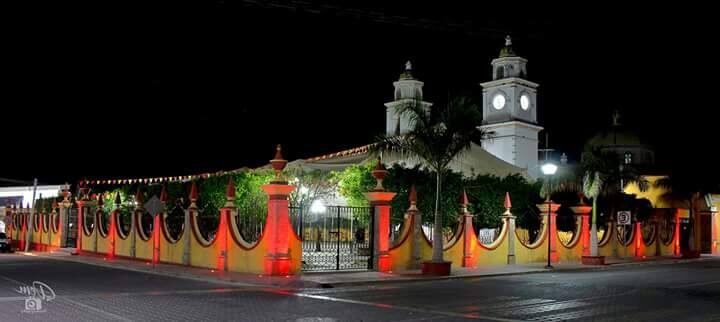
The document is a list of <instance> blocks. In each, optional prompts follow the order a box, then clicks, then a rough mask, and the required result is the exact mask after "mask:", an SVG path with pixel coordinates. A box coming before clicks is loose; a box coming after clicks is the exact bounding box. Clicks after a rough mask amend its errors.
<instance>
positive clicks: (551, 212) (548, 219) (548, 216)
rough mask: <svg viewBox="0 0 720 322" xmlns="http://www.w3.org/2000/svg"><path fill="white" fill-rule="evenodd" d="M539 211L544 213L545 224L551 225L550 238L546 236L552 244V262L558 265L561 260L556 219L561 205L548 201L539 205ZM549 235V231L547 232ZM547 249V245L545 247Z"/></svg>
mask: <svg viewBox="0 0 720 322" xmlns="http://www.w3.org/2000/svg"><path fill="white" fill-rule="evenodd" d="M537 207H538V209H540V212H541V213H542V216H544V217H545V224H546V225H549V226H550V227H549V228H550V229H548V231H549V233H550V236H545V237H546V238H548V237H549V238H548V242H549V243H550V262H551V263H557V262H558V260H559V257H558V253H557V241H558V235H557V223H556V219H557V218H556V217H557V210H558V209H560V204H557V203H554V202H553V201H552V200H551V201H548V202H546V203H543V204H539V205H537ZM545 233H546V234H547V233H548V232H547V231H546V232H545ZM545 247H547V245H545Z"/></svg>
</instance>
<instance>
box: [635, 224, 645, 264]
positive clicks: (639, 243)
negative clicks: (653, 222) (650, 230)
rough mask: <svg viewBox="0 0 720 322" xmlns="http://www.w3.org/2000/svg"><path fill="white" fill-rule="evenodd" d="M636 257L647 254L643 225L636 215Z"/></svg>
mask: <svg viewBox="0 0 720 322" xmlns="http://www.w3.org/2000/svg"><path fill="white" fill-rule="evenodd" d="M633 226H634V227H635V243H634V244H635V257H636V258H642V257H643V256H645V242H644V241H643V238H642V227H640V221H639V220H637V217H635V225H633Z"/></svg>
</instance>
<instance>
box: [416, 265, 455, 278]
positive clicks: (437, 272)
mask: <svg viewBox="0 0 720 322" xmlns="http://www.w3.org/2000/svg"><path fill="white" fill-rule="evenodd" d="M451 266H452V262H437V263H436V262H423V264H422V274H423V275H428V276H449V275H450V268H451Z"/></svg>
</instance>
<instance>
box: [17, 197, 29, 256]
mask: <svg viewBox="0 0 720 322" xmlns="http://www.w3.org/2000/svg"><path fill="white" fill-rule="evenodd" d="M18 216H19V217H20V218H19V220H20V229H19V233H18V249H22V250H25V231H26V230H27V219H26V218H25V213H24V212H23V207H22V203H21V204H20V206H19V207H18Z"/></svg>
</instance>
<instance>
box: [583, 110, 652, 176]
mask: <svg viewBox="0 0 720 322" xmlns="http://www.w3.org/2000/svg"><path fill="white" fill-rule="evenodd" d="M613 118H614V121H613V125H612V126H611V127H610V128H608V129H605V130H602V131H600V132H598V133H597V134H595V135H594V136H593V137H591V138H590V139H589V140H588V141H587V143H586V144H585V148H586V149H599V150H600V151H602V152H612V153H615V154H617V155H618V157H619V158H620V160H621V161H622V162H624V163H628V164H635V165H641V166H645V165H652V164H654V163H655V151H653V149H652V147H651V146H650V144H649V142H648V141H646V140H644V139H643V138H642V137H641V136H639V135H638V134H637V133H635V132H634V131H633V130H632V129H631V128H630V127H627V126H623V125H622V124H620V123H619V122H618V119H619V115H618V114H617V113H616V114H615V115H614V116H613Z"/></svg>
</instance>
